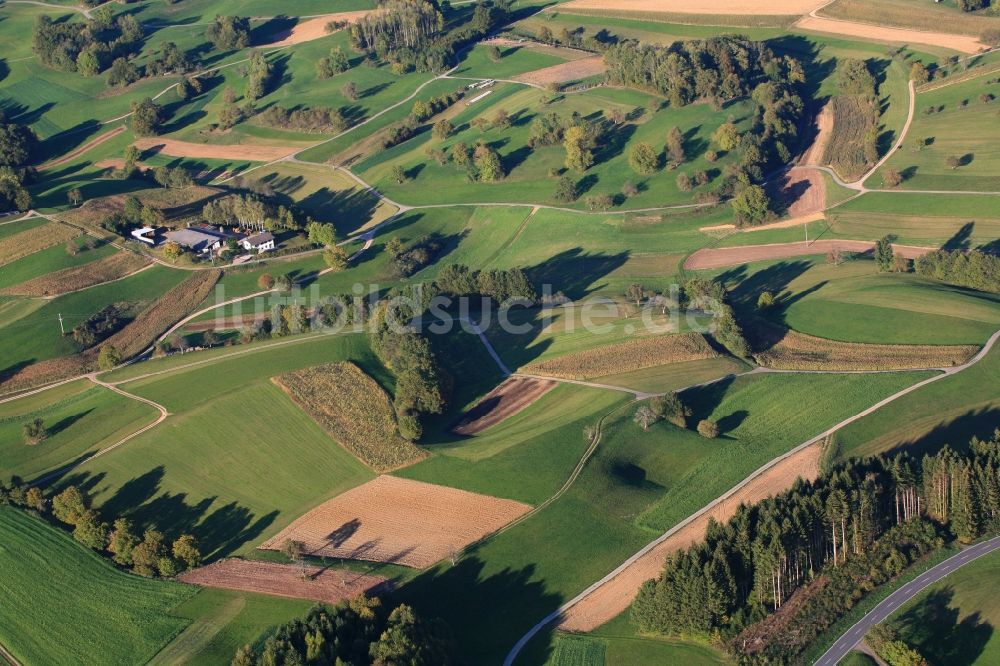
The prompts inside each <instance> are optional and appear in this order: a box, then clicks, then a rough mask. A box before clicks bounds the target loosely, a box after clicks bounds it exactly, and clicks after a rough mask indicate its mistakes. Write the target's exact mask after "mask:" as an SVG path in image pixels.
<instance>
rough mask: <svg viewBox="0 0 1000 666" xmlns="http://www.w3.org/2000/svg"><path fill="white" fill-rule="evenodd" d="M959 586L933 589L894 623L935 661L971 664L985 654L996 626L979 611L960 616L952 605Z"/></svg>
mask: <svg viewBox="0 0 1000 666" xmlns="http://www.w3.org/2000/svg"><path fill="white" fill-rule="evenodd" d="M954 598H955V589H954V588H953V587H952V586H950V585H948V586H945V587H942V588H940V589H937V590H934V591H932V592H930V593H929V594H928V595H927V596H926V597H924V598H923V599H921V600H920V602H919V603H917V604H916V605H914V606H913V607H912V608H911V609H910V610H908V611H906V612H905V613H903V614H902V615H901V616H900V617H899V619H898V620H896V621H895V622H894V624H896V625H897V626H899V627H900V636H901V638H902V639H903V641H904V642H906V643H907V644H909V645H912V646H914V647H915V648H916V649H917V651H918V652H920V654H922V655H923V656H924V657H926V658H927V660H928V661H929V662H930V663H932V664H948V665H949V666H969V665H971V664H974V663H976V662H977V660H978V659H979V658H980V657H981V656H982V654H983V650H984V649H985V647H986V643H987V642H989V640H990V637H991V636H992V635H993V625H992V624H990V623H989V622H988V621H987V620H986V619H984V618H983V617H982V615H981V614H980V613H979V611H976V612H973V613H970V614H968V615H966V616H965V617H963V618H961V619H959V616H960V614H961V610H960V609H959V608H957V607H954V606H952V605H951V603H952V601H953V600H954Z"/></svg>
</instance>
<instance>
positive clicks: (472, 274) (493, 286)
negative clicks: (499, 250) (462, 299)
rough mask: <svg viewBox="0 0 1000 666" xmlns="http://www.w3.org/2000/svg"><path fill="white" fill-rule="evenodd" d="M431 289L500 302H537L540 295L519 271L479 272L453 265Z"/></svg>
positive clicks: (444, 270) (496, 270) (460, 265)
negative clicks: (482, 297) (484, 297)
mask: <svg viewBox="0 0 1000 666" xmlns="http://www.w3.org/2000/svg"><path fill="white" fill-rule="evenodd" d="M432 289H433V290H435V291H436V292H437V293H441V294H447V295H449V296H456V297H457V296H486V297H488V298H491V299H493V300H494V301H496V302H497V303H505V302H509V301H512V300H521V301H528V302H531V303H536V302H537V301H538V292H537V291H536V290H535V287H534V285H533V284H531V280H529V279H528V276H527V275H525V273H524V271H523V270H521V269H520V268H508V269H506V270H503V269H492V270H479V271H477V270H472V269H471V268H469V267H468V266H465V265H463V264H451V265H449V266H446V267H445V268H444V269H443V270H442V271H441V272H440V273H439V274H438V276H437V277H436V278H435V279H434V284H433V286H432Z"/></svg>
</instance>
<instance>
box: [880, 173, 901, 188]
mask: <svg viewBox="0 0 1000 666" xmlns="http://www.w3.org/2000/svg"><path fill="white" fill-rule="evenodd" d="M902 182H903V174H901V173H899V171H898V170H896V169H886V170H885V174H884V175H883V176H882V184H883V185H885V186H886V187H898V186H899V184H900V183H902Z"/></svg>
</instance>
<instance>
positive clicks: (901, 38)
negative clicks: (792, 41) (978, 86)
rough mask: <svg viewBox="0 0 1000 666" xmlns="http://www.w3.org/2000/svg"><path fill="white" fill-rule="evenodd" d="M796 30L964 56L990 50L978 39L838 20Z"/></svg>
mask: <svg viewBox="0 0 1000 666" xmlns="http://www.w3.org/2000/svg"><path fill="white" fill-rule="evenodd" d="M795 27H796V28H799V29H801V30H807V31H812V32H825V33H830V34H834V35H846V36H848V37H860V38H861V39H871V40H873V41H877V42H891V43H896V44H927V45H929V46H940V47H943V48H946V49H952V50H953V51H959V52H961V53H978V52H979V51H981V50H983V49H986V48H989V47H988V46H987V45H986V44H984V43H982V42H981V41H979V40H978V39H976V38H975V37H969V36H968V35H955V34H951V33H947V32H924V31H923V30H907V29H905V28H887V27H885V26H880V25H872V24H869V23H854V22H853V21H840V20H837V19H828V18H820V17H817V16H806V17H803V18H802V19H800V20H799V21H797V22H796V23H795Z"/></svg>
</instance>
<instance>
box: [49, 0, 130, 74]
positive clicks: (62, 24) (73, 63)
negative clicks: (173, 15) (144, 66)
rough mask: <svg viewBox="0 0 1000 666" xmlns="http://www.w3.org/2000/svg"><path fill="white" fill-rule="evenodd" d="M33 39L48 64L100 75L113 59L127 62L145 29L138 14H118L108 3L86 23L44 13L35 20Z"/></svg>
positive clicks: (64, 69)
mask: <svg viewBox="0 0 1000 666" xmlns="http://www.w3.org/2000/svg"><path fill="white" fill-rule="evenodd" d="M31 40H32V41H31V46H32V50H33V51H34V52H35V55H37V56H38V59H39V60H41V61H42V63H43V64H45V65H47V66H48V67H52V68H54V69H59V70H62V71H64V72H80V73H81V74H83V75H84V76H96V75H97V74H100V73H101V72H103V71H104V70H105V69H107V68H108V67H109V66H110V65H112V63H117V62H118V61H119V60H120V61H121V63H125V62H127V58H128V57H129V56H131V55H133V54H134V53H136V52H138V51H139V49H140V48H142V40H143V32H142V26H141V25H139V22H138V21H137V20H136V19H135V17H134V16H132V15H131V14H122V15H120V16H118V17H117V18H114V17H113V15H112V10H111V8H110V7H109V6H107V5H106V6H104V7H101V8H100V9H97V10H95V11H94V12H93V18H91V19H88V20H86V21H85V22H84V23H83V24H80V23H78V22H76V21H53V20H52V17H51V16H50V15H48V14H41V15H39V16H38V18H37V19H36V20H35V27H34V30H33V32H32V35H31ZM120 66H121V65H119V67H120Z"/></svg>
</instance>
